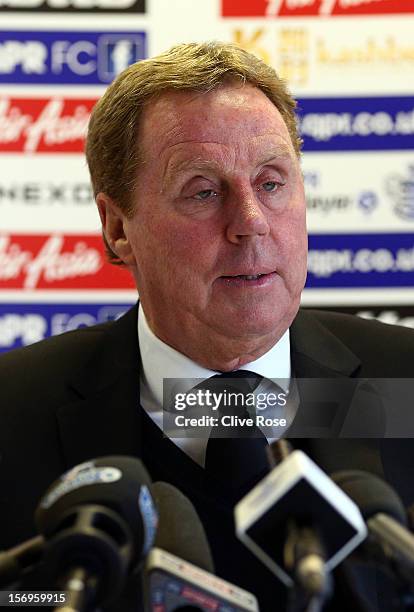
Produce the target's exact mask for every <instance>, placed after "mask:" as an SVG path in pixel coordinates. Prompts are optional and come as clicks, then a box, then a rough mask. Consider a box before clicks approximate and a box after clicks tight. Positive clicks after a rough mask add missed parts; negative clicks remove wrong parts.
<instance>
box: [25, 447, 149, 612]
mask: <svg viewBox="0 0 414 612" xmlns="http://www.w3.org/2000/svg"><path fill="white" fill-rule="evenodd" d="M150 488H151V480H150V477H149V475H148V473H147V471H146V469H145V468H144V466H143V464H142V463H141V461H139V460H138V459H135V458H133V457H122V456H111V457H102V458H99V459H93V460H91V461H88V462H86V463H82V464H81V465H78V466H76V467H74V468H72V469H71V470H69V471H68V472H66V473H65V474H64V475H63V476H61V477H60V478H59V479H58V480H57V481H56V482H55V483H53V484H52V485H51V486H50V487H49V489H48V490H47V491H46V493H45V495H44V497H43V498H42V500H41V501H40V504H39V506H38V508H37V510H36V515H35V519H36V524H37V527H38V529H39V531H40V532H41V534H42V535H43V536H44V539H45V541H46V549H45V554H44V564H45V568H46V570H47V571H49V572H50V574H51V578H52V580H53V582H55V583H57V584H60V585H61V588H62V590H64V591H66V592H67V594H68V597H67V599H66V605H65V606H64V607H63V608H62V607H61V608H59V610H60V611H61V612H62V611H65V612H69V611H70V612H81V611H84V610H86V609H89V607H92V606H95V607H96V606H97V605H106V604H108V603H110V602H112V601H113V600H114V599H115V598H116V597H117V596H118V595H119V594H120V593H121V591H122V588H123V586H124V583H125V579H126V576H127V575H128V573H129V572H131V571H132V570H133V569H134V568H136V567H137V566H139V565H140V563H141V561H142V560H143V558H144V557H145V556H146V554H147V553H148V551H149V550H150V548H151V546H152V544H153V541H154V537H155V532H156V528H157V522H158V515H157V511H156V509H155V504H154V500H153V498H152V495H151V492H150Z"/></svg>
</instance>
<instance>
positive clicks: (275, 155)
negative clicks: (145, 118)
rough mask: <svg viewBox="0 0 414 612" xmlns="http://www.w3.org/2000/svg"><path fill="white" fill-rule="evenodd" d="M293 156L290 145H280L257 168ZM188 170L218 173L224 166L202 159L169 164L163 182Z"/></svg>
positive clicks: (268, 153) (192, 158) (269, 152)
mask: <svg viewBox="0 0 414 612" xmlns="http://www.w3.org/2000/svg"><path fill="white" fill-rule="evenodd" d="M293 155H294V153H293V151H292V150H291V149H290V147H289V146H288V145H285V144H284V143H280V144H278V145H277V147H276V148H274V149H271V150H270V151H268V152H267V154H266V156H265V157H263V158H262V159H261V160H260V161H259V162H258V163H257V165H256V167H257V168H258V167H259V166H263V165H265V164H268V163H269V162H272V161H287V160H292V158H293ZM187 170H200V171H201V172H202V171H203V170H213V171H214V170H215V171H217V172H218V171H220V170H222V166H221V164H219V163H218V162H216V161H215V160H210V159H204V158H202V157H195V158H194V157H191V158H189V159H183V160H181V161H177V162H174V161H173V162H169V163H168V164H167V168H166V169H165V172H164V174H163V181H164V182H165V183H169V182H170V181H171V178H172V177H173V176H176V175H177V174H182V173H184V172H186V171H187Z"/></svg>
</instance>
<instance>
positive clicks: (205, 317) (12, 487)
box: [0, 43, 414, 610]
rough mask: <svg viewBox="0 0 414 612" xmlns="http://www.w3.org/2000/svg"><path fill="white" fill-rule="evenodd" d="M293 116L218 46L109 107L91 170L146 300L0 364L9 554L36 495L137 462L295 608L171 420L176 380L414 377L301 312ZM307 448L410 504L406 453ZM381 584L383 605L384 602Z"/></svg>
mask: <svg viewBox="0 0 414 612" xmlns="http://www.w3.org/2000/svg"><path fill="white" fill-rule="evenodd" d="M294 107H295V104H294V101H293V100H292V98H291V97H290V95H289V93H288V92H287V90H286V87H285V84H284V83H283V82H282V81H281V80H280V79H279V78H278V76H277V75H276V73H275V72H274V71H273V69H271V68H269V67H268V66H266V65H265V64H264V63H263V62H261V61H260V60H258V59H256V58H255V57H253V56H252V55H250V54H248V53H246V52H245V51H243V50H241V49H238V48H236V47H233V46H231V45H227V44H220V43H211V44H200V45H199V44H187V45H180V46H178V47H175V48H173V49H172V50H171V51H169V52H167V53H165V54H163V55H161V56H158V57H157V58H153V59H150V60H146V61H143V62H140V63H137V64H134V65H133V66H131V67H129V68H128V69H127V70H126V71H125V72H123V73H122V74H121V75H120V76H119V77H118V78H117V79H116V80H115V81H114V83H113V84H112V85H111V86H110V87H109V88H108V90H107V92H106V93H105V95H104V96H103V98H102V99H101V100H100V101H99V102H98V104H97V105H96V107H95V109H94V112H93V116H92V119H91V123H90V128H89V134H88V141H87V159H88V164H89V168H90V172H91V178H92V183H93V187H94V192H95V196H96V202H97V205H98V209H99V214H100V217H101V221H102V228H103V235H104V239H105V242H106V245H107V248H108V252H109V255H110V257H111V259H112V261H113V262H114V263H118V264H122V265H124V266H126V267H127V268H128V269H129V270H130V272H131V273H132V274H133V276H134V279H135V282H136V285H137V289H138V293H139V296H140V302H139V306H137V307H135V308H134V309H132V310H131V311H129V312H128V313H127V314H126V315H125V316H124V317H123V318H121V319H120V320H119V321H117V322H116V323H111V324H107V325H101V326H97V327H93V328H90V329H87V330H80V331H77V332H74V333H69V334H65V335H63V336H61V337H59V338H54V339H51V340H49V341H46V342H42V343H39V344H38V345H34V346H32V347H29V348H27V349H25V350H22V351H15V352H12V353H10V354H9V355H7V356H5V357H4V358H3V359H2V360H1V362H0V377H1V389H2V392H3V398H4V399H3V401H2V412H3V414H2V417H1V419H2V420H1V433H0V450H1V452H2V456H3V459H2V463H1V464H0V470H1V488H0V495H1V500H0V508H1V511H0V512H1V516H2V521H1V526H0V529H1V538H0V545H1V547H2V548H6V547H7V546H10V545H12V544H14V543H16V542H17V541H20V540H22V539H24V538H27V537H29V536H30V535H32V533H33V529H34V528H33V524H32V516H33V512H34V509H35V507H36V504H37V502H38V499H39V497H40V496H41V494H42V493H43V492H44V490H45V489H46V487H47V486H48V485H49V484H50V482H51V481H53V480H54V479H55V478H57V477H58V476H59V475H60V474H61V473H62V472H63V471H65V470H66V469H68V468H69V467H71V466H73V465H76V464H77V463H80V462H82V461H85V460H87V459H90V458H92V457H98V456H103V455H109V454H124V455H125V454H126V455H136V456H140V457H142V458H143V461H144V463H145V465H146V466H147V467H148V469H149V471H150V473H151V476H152V478H153V479H154V480H167V481H169V482H172V483H173V484H174V485H175V486H177V487H178V488H180V489H181V490H182V491H183V492H184V493H185V494H186V495H188V496H189V497H190V498H191V499H192V501H193V502H194V504H195V505H196V508H197V510H198V512H199V514H200V517H201V519H202V520H203V522H204V525H205V527H206V530H207V534H208V537H209V541H210V544H211V547H212V551H213V555H214V557H215V563H216V569H217V574H218V575H221V576H222V577H224V578H226V579H228V580H230V581H232V582H234V583H235V584H238V585H239V586H242V587H244V588H246V589H248V590H250V591H252V592H254V593H255V594H256V595H257V596H258V598H259V602H260V605H261V609H262V610H270V609H273V608H276V609H278V608H279V609H281V610H282V609H284V607H285V603H286V592H285V590H284V588H282V586H281V585H280V583H279V582H278V580H277V579H276V578H275V577H273V576H272V575H271V574H270V572H269V571H268V570H267V569H266V568H265V567H264V566H263V565H261V564H260V563H259V562H258V561H256V560H255V559H254V557H253V556H252V555H251V554H250V553H249V552H248V551H247V550H245V549H244V548H243V546H242V545H241V544H238V543H237V541H236V539H235V537H234V535H233V531H234V526H233V524H232V509H233V502H234V500H231V501H230V500H229V499H228V498H227V497H226V483H222V482H220V478H219V475H217V479H216V475H215V474H206V471H205V469H204V466H205V462H206V452H207V449H206V443H204V444H202V443H201V442H200V441H196V442H194V441H193V442H190V443H186V442H183V441H180V440H174V441H171V440H170V439H168V437H167V438H165V437H163V435H162V432H161V429H160V427H159V426H158V424H159V415H160V413H161V410H162V382H163V378H202V379H209V378H210V377H211V376H213V375H216V374H217V373H230V372H234V371H238V370H240V369H243V368H244V369H247V370H249V371H252V372H254V373H255V374H257V375H260V376H264V377H265V378H277V379H288V385H289V380H290V379H293V377H295V378H297V379H301V378H317V377H319V378H328V379H332V378H335V379H338V380H339V381H350V380H354V379H357V378H364V377H371V378H372V377H373V378H380V377H392V376H400V377H410V376H411V375H412V367H411V361H412V359H411V354H412V350H413V348H414V336H413V334H412V333H410V332H407V331H406V330H402V329H399V328H391V327H388V326H385V325H380V324H377V323H368V322H364V321H362V320H358V319H355V318H353V317H347V316H342V315H334V314H323V313H318V312H314V313H306V312H300V311H299V313H298V309H299V302H300V295H301V291H302V289H303V286H304V282H305V275H306V248H307V241H306V227H305V197H304V190H303V181H302V176H301V171H300V164H299V155H300V138H299V136H298V134H297V130H296V122H295V116H294ZM397 357H398V363H397ZM303 399H304V398H303V397H301V400H302V404H303ZM302 407H303V406H302ZM305 412H306V411H305ZM302 413H303V410H302ZM298 414H299V413H298ZM374 430H375V428H374ZM292 433H293V435H294V434H295V430H294V429H292V430H291V431H290V434H292ZM367 435H369V434H367ZM299 445H301V446H302V447H303V448H304V449H305V450H306V451H307V452H308V453H309V454H310V455H311V456H312V458H313V459H314V460H315V461H317V462H318V463H319V464H320V465H321V466H322V467H323V468H324V469H325V470H326V471H328V472H332V471H335V470H337V469H342V468H363V469H366V470H370V471H372V472H375V473H377V474H379V475H381V476H382V477H387V478H388V479H389V480H390V482H391V483H392V484H393V485H394V486H395V487H396V488H397V489H398V491H399V493H400V495H402V496H403V498H404V501H405V503H410V502H411V501H413V491H412V489H411V485H410V481H411V478H410V475H412V472H413V469H414V468H413V466H414V462H413V460H412V459H413V452H412V445H411V442H410V441H409V440H402V441H394V440H378V439H375V438H372V439H368V440H367V439H358V438H355V439H353V440H345V439H339V440H338V439H324V440H319V439H312V440H309V441H306V440H302V441H299ZM224 463H225V462H224V461H223V467H224ZM367 584H368V583H367ZM368 588H369V586H366V591H365V595H366V596H367V597H370V598H371V600H372V601H374V606H375V607H374V608H373V609H378V610H379V609H381V608H380V604H379V603H378V602H379V600H381V599H384V597H385V595H384V594H379V591H378V590H377V591H374V590H373V591H372V592H368V591H367V589H368ZM360 597H361V596H360V595H357V594H354V593H352V588H351V585H350V583H349V581H347V580H346V577H344V576H341V575H338V579H337V583H336V599H335V600H334V602H333V603H332V604H331V606H332V607H331V608H330V609H332V610H340V609H343V610H348V609H349V608H350V606H351V605H352V606H354V607H356V606H357V605H360V606H361V609H362V605H363V604H362V600H361V599H360ZM358 602H359V603H358ZM386 605H387V604H385V606H386ZM341 606H342V608H341ZM382 609H384V610H385V609H386V608H382Z"/></svg>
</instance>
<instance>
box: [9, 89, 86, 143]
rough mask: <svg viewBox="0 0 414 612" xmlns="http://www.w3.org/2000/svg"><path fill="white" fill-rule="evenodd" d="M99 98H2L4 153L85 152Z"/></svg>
mask: <svg viewBox="0 0 414 612" xmlns="http://www.w3.org/2000/svg"><path fill="white" fill-rule="evenodd" d="M95 102H96V98H93V99H67V100H63V99H62V98H47V99H44V98H42V99H37V98H36V99H35V98H34V99H21V98H6V97H1V98H0V151H2V152H11V153H17V152H19V153H20V152H24V153H81V152H83V148H84V141H85V135H86V129H87V126H88V121H89V117H90V114H91V110H92V107H93V105H94V104H95Z"/></svg>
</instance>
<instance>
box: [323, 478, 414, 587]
mask: <svg viewBox="0 0 414 612" xmlns="http://www.w3.org/2000/svg"><path fill="white" fill-rule="evenodd" d="M332 479H333V480H334V481H335V482H336V483H337V484H338V485H339V486H340V487H341V489H342V490H343V491H344V492H345V493H346V494H347V495H349V497H350V498H351V499H353V500H354V502H355V503H356V504H357V506H358V507H359V509H360V511H361V513H362V516H363V517H364V519H365V521H366V524H367V527H368V538H367V540H365V542H364V543H363V545H362V546H361V547H360V548H359V549H358V550H357V551H356V554H358V555H359V556H360V557H362V559H363V560H366V561H367V560H368V561H374V562H376V563H379V564H380V565H382V566H383V567H385V568H386V569H388V570H390V571H391V573H392V575H393V576H394V577H397V578H399V579H400V580H401V581H403V582H404V583H405V584H408V585H409V586H410V587H414V535H413V534H412V533H411V532H410V531H409V530H408V528H407V514H406V511H405V508H404V506H403V504H402V502H401V500H400V498H399V497H398V495H397V494H396V492H395V491H394V490H393V489H392V488H391V487H390V485H388V484H387V483H386V482H385V481H384V480H382V479H381V478H378V477H377V476H374V475H373V474H370V473H368V472H363V471H360V470H347V471H341V472H337V473H335V474H333V475H332Z"/></svg>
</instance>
